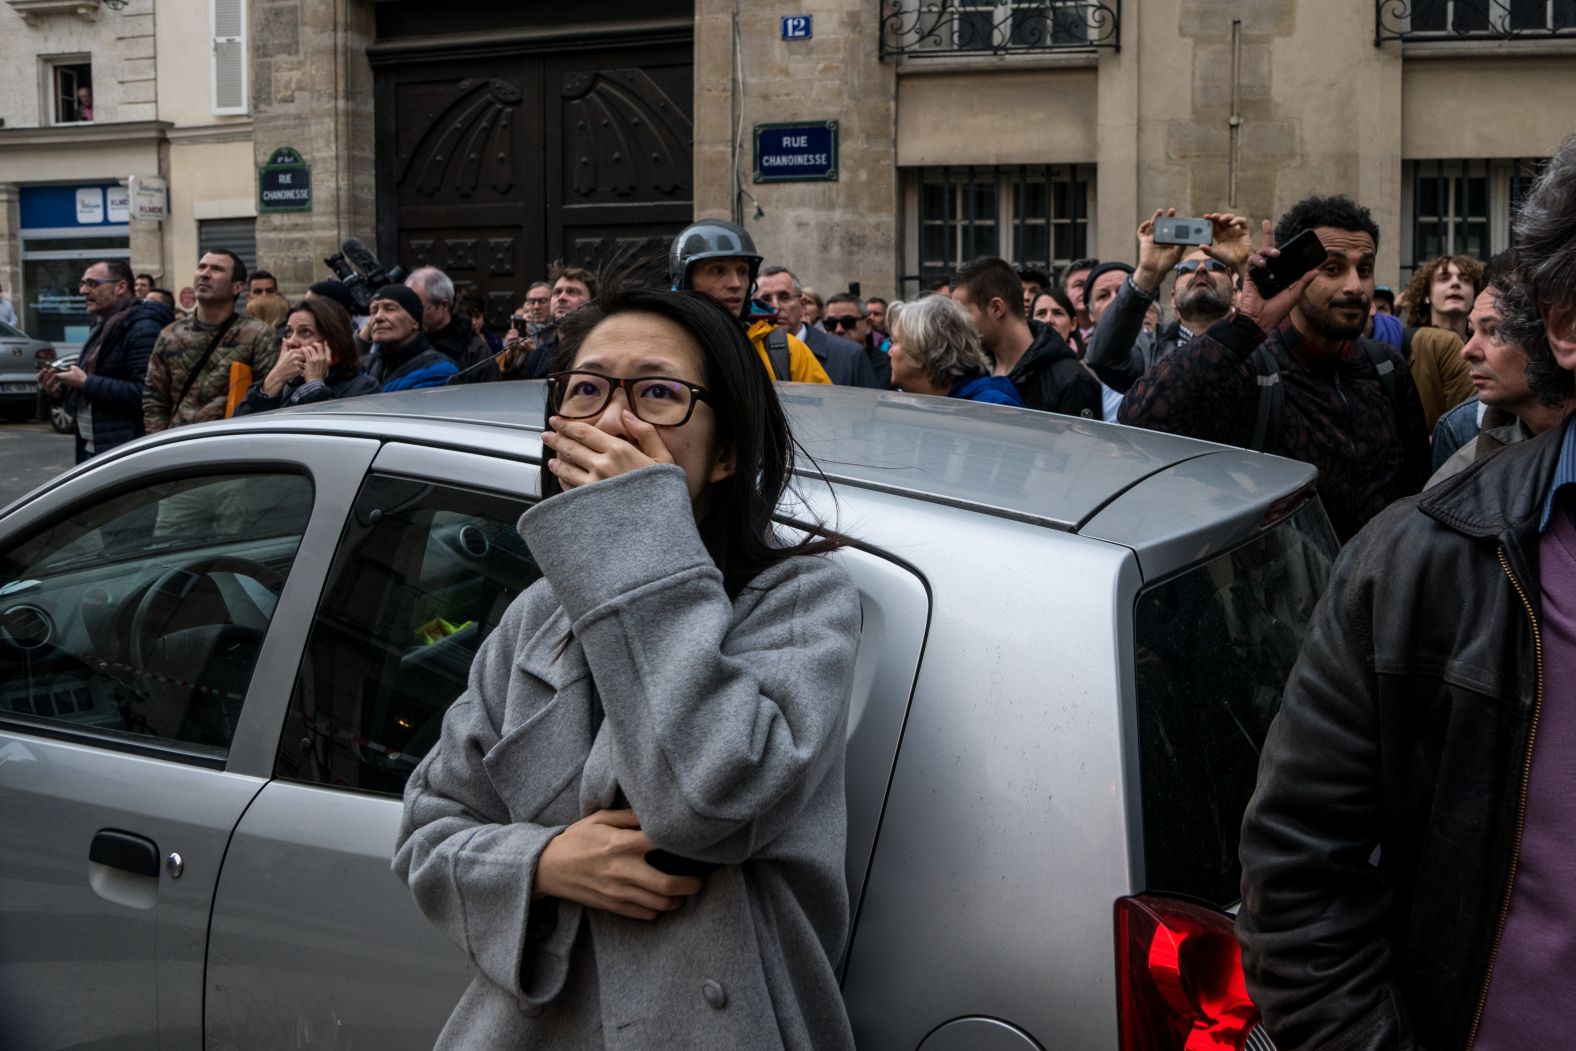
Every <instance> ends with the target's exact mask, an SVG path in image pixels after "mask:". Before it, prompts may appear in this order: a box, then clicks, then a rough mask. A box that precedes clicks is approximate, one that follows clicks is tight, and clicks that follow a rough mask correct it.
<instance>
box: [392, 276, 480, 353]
mask: <svg viewBox="0 0 1576 1051" xmlns="http://www.w3.org/2000/svg"><path fill="white" fill-rule="evenodd" d="M405 287H406V288H408V289H410V290H411V291H412V292H414V293H416V296H417V298H418V299H420V300H421V330H422V331H423V332H425V333H426V334H427V341H428V342H430V343H431V344H432V345H433V346H434V347H435V348H437V349H438V350H441V351H443V353H445V354H447V355H448V356H449V359H450V360H452V361H453V362H454V364H455V365H456V366H458V367H459V368H462V369H466V368H470V367H471V366H472V365H475V364H476V363H478V362H480V361H485V360H486V359H487V358H490V357H492V351H491V350H490V349H488V346H487V340H486V339H485V338H483V337H482V336H481V335H480V334H478V333H477V332H476V330H475V328H473V327H472V325H471V319H470V318H468V317H466V316H465V314H464V313H463V312H461V311H458V310H456V309H455V298H454V282H453V281H451V280H449V275H448V274H445V273H444V272H443V271H442V270H439V269H438V268H437V267H435V266H424V267H422V268H421V269H419V270H417V271H416V272H415V273H413V274H411V275H410V276H409V277H407V278H406V279H405Z"/></svg>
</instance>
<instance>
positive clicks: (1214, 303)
mask: <svg viewBox="0 0 1576 1051" xmlns="http://www.w3.org/2000/svg"><path fill="white" fill-rule="evenodd" d="M1176 214H1177V212H1176V209H1175V208H1160V209H1156V210H1155V214H1154V215H1152V216H1150V217H1149V218H1148V219H1145V220H1144V221H1143V222H1142V223H1140V224H1138V267H1137V269H1135V270H1134V271H1133V272H1132V273H1131V274H1129V275H1128V276H1127V278H1126V279H1125V280H1124V281H1123V282H1122V284H1121V286H1120V287H1119V288H1118V289H1117V292H1116V295H1115V296H1114V297H1113V298H1112V299H1111V301H1110V303H1109V304H1108V305H1106V307H1105V309H1104V310H1103V311H1101V312H1100V314H1099V318H1098V320H1096V322H1095V328H1094V332H1093V333H1092V335H1091V336H1090V340H1089V349H1088V351H1087V352H1086V353H1085V354H1084V364H1086V365H1088V366H1089V367H1090V368H1091V369H1093V370H1094V374H1095V375H1096V376H1099V377H1100V382H1102V383H1104V384H1105V385H1106V386H1107V387H1110V388H1111V389H1112V390H1115V391H1120V392H1122V393H1126V392H1127V391H1128V390H1129V389H1130V388H1131V387H1132V386H1133V384H1134V383H1135V382H1136V381H1137V380H1138V377H1140V376H1142V375H1143V374H1144V373H1146V372H1148V371H1149V370H1150V369H1151V368H1153V367H1154V364H1155V362H1157V361H1159V360H1160V359H1161V358H1164V357H1165V356H1166V355H1168V354H1170V353H1171V352H1172V351H1173V350H1176V349H1177V348H1178V347H1180V346H1182V345H1183V344H1185V343H1187V342H1188V341H1189V340H1191V339H1192V338H1193V337H1194V336H1195V335H1197V334H1198V333H1200V332H1203V331H1204V330H1205V329H1207V328H1209V326H1211V325H1213V324H1214V323H1215V322H1217V321H1219V320H1220V319H1221V318H1223V317H1225V316H1226V315H1227V314H1230V313H1231V308H1232V302H1233V300H1234V299H1235V297H1236V291H1237V286H1236V282H1237V280H1238V279H1239V278H1240V277H1241V274H1242V272H1243V270H1244V269H1245V268H1246V267H1247V265H1248V256H1249V255H1250V254H1251V253H1252V251H1253V242H1252V240H1251V238H1250V237H1249V236H1248V223H1247V220H1246V219H1240V218H1236V217H1233V216H1225V215H1220V214H1213V213H1212V214H1210V215H1206V216H1204V217H1203V218H1202V219H1193V220H1184V222H1187V223H1194V224H1199V223H1202V224H1204V225H1205V226H1207V227H1208V228H1209V230H1210V234H1209V235H1208V236H1209V240H1207V241H1205V242H1204V243H1203V244H1201V245H1197V246H1195V247H1192V250H1191V251H1189V248H1190V245H1189V244H1187V243H1181V242H1178V243H1166V241H1165V238H1164V236H1163V233H1164V230H1163V226H1164V224H1166V223H1167V222H1169V221H1171V220H1174V219H1175V217H1176ZM1227 219H1230V220H1231V222H1229V223H1228V222H1226V220H1227ZM1157 227H1160V228H1157ZM1194 240H1197V239H1196V238H1194ZM1171 273H1174V274H1175V275H1176V283H1175V285H1174V286H1173V287H1172V290H1171V305H1172V307H1174V308H1175V309H1176V312H1177V320H1176V321H1173V322H1171V323H1169V324H1167V325H1164V326H1162V327H1161V328H1160V330H1159V331H1158V332H1153V333H1151V332H1145V331H1144V315H1145V314H1146V313H1147V312H1148V311H1149V309H1150V307H1152V306H1154V305H1155V302H1156V301H1157V300H1158V299H1159V298H1160V286H1161V285H1162V284H1163V283H1164V282H1165V279H1166V275H1167V274H1171Z"/></svg>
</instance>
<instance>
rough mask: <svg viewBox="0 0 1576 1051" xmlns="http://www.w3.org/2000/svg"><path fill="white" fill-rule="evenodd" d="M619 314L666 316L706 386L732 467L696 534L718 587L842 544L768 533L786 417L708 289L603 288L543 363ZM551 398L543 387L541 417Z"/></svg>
mask: <svg viewBox="0 0 1576 1051" xmlns="http://www.w3.org/2000/svg"><path fill="white" fill-rule="evenodd" d="M620 314H654V315H656V316H657V317H661V318H666V319H667V320H669V321H671V322H673V323H674V324H677V325H679V326H680V327H681V328H683V329H684V330H685V331H687V332H688V333H689V334H690V335H691V336H693V337H694V339H695V342H696V343H697V344H699V346H700V349H701V364H702V370H703V374H704V375H703V378H704V385H705V387H706V389H707V391H708V392H709V393H710V395H711V398H710V400H709V401H708V403H707V404H709V405H710V406H711V410H712V413H713V414H714V416H715V417H716V421H717V422H716V440H717V443H718V445H719V447H724V448H728V449H731V450H732V451H733V455H734V471H733V474H732V476H731V477H729V478H726V479H724V480H722V481H720V482H713V483H712V484H711V488H710V491H709V500H708V502H707V509H706V514H705V517H704V518H702V519H701V520H700V522H699V527H700V535H701V539H702V540H703V541H704V542H705V544H706V549H707V550H708V551H709V552H710V553H711V557H712V561H714V562H715V563H716V565H717V568H718V570H720V571H721V572H722V578H723V587H724V588H725V589H726V591H727V592H728V595H729V596H730V597H731V598H737V597H738V595H739V593H740V592H742V591H743V590H744V589H745V587H746V586H747V585H748V584H749V582H750V581H752V580H754V579H755V578H756V576H758V575H759V574H760V573H761V572H762V571H764V570H766V569H769V568H771V567H772V566H774V565H776V564H777V563H779V562H782V561H783V560H785V559H787V558H791V557H793V556H795V555H808V554H821V553H824V552H827V551H833V550H836V549H837V548H840V547H842V546H844V544H845V543H846V542H847V541H846V539H845V538H844V537H841V536H839V535H837V534H835V533H831V532H822V533H821V534H820V535H811V536H809V537H807V538H806V539H804V540H802V541H800V542H799V543H797V544H793V545H790V546H786V547H785V546H782V545H780V544H779V543H778V542H777V537H776V534H775V531H774V529H773V525H772V520H773V516H774V515H775V514H776V512H777V505H778V503H779V501H780V500H781V499H782V497H783V494H784V493H785V492H786V491H787V488H788V483H789V481H790V480H791V479H792V477H793V470H794V458H795V457H794V450H795V445H794V441H793V438H792V436H791V435H790V434H789V431H788V417H787V416H786V414H784V412H783V407H782V403H781V402H780V401H778V399H777V391H776V390H775V389H774V388H773V386H772V383H771V380H770V379H768V378H767V375H766V370H765V369H764V368H763V367H762V366H761V360H760V355H758V354H757V353H756V352H755V348H754V347H753V346H751V344H750V341H749V339H748V338H746V337H745V334H744V329H743V327H742V326H740V324H739V320H738V318H735V317H733V316H731V315H730V314H729V313H728V312H727V310H726V309H724V308H723V306H722V305H721V304H720V303H718V302H717V301H716V300H714V299H712V298H711V297H710V296H707V295H703V294H701V293H699V292H667V291H660V290H657V289H650V288H623V289H617V290H615V291H611V292H609V293H607V294H606V295H604V296H602V297H601V298H600V299H597V300H594V301H592V302H591V303H588V304H586V305H585V306H583V307H581V308H580V309H579V310H576V311H575V312H574V313H573V314H571V315H569V316H568V317H566V318H564V319H563V322H562V324H561V325H560V327H559V333H560V336H559V344H558V350H557V352H556V353H555V354H554V356H553V365H552V369H553V371H554V372H560V371H564V370H567V369H569V368H572V367H573V365H574V361H575V357H576V356H577V355H578V353H579V351H580V347H581V345H582V344H584V342H585V339H586V336H588V335H589V334H590V333H591V330H592V329H594V328H596V326H597V325H599V324H600V323H601V322H603V321H605V320H606V319H608V318H610V317H616V316H618V315H620ZM549 393H550V394H551V392H549ZM553 402H554V399H553V398H552V397H551V396H549V397H548V400H547V412H546V415H547V416H548V417H551V416H552V414H553ZM545 425H546V424H545V419H544V426H545ZM561 491H562V486H560V485H559V483H558V477H557V476H556V475H554V474H552V473H551V472H549V471H543V472H542V497H543V499H548V498H550V497H552V496H553V495H555V494H557V493H559V492H561Z"/></svg>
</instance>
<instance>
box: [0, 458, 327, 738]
mask: <svg viewBox="0 0 1576 1051" xmlns="http://www.w3.org/2000/svg"><path fill="white" fill-rule="evenodd" d="M311 512H312V484H311V482H310V481H308V480H307V479H306V478H305V477H303V476H301V475H295V474H234V475H224V476H207V477H200V478H183V479H177V480H171V481H165V482H160V483H157V484H153V485H144V486H141V487H139V488H137V489H135V490H132V491H129V492H123V493H120V494H118V495H114V496H110V497H108V498H99V499H96V500H94V501H93V502H92V503H90V504H88V505H87V506H83V507H79V508H76V509H73V510H72V511H70V512H69V513H67V514H66V515H64V516H62V517H60V518H57V519H55V520H54V521H53V522H51V523H50V524H49V525H47V526H45V527H44V528H43V529H41V530H38V531H37V532H35V533H33V534H32V535H31V536H29V537H28V538H26V539H24V540H23V541H22V542H20V543H18V544H15V545H14V546H12V547H11V548H9V549H8V550H6V551H4V552H3V553H0V718H9V719H20V720H23V721H28V722H35V723H40V724H42V725H52V726H55V727H61V726H68V727H72V728H75V729H81V730H91V731H93V732H94V733H97V734H102V735H108V736H109V737H110V738H114V739H122V740H127V741H138V740H142V741H146V740H147V739H150V738H151V739H156V740H158V741H162V742H166V743H178V744H179V745H181V746H182V747H183V750H188V751H195V752H197V753H200V754H204V755H208V756H218V757H223V756H224V755H225V754H226V753H227V752H228V749H229V746H230V739H231V736H232V735H233V733H234V728H235V722H236V719H237V718H238V717H239V715H240V710H241V703H242V700H243V698H244V697H245V694H246V690H247V687H248V685H249V684H250V682H251V678H252V669H253V666H254V665H255V664H256V662H257V655H258V653H259V651H260V650H261V647H262V642H263V637H264V635H265V634H266V633H267V630H268V624H269V621H270V620H271V619H272V617H273V612H274V607H275V605H276V604H277V602H278V599H279V594H280V592H281V591H283V590H284V585H285V580H286V578H287V577H288V576H289V574H290V568H291V565H292V564H293V563H294V561H295V555H296V549H297V548H298V547H299V546H300V543H301V536H302V534H303V533H304V532H305V530H306V525H307V520H308V519H309V518H310V516H311Z"/></svg>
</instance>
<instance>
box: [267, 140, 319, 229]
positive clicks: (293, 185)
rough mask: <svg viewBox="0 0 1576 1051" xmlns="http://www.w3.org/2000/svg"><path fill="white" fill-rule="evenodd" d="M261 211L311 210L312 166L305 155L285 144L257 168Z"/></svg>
mask: <svg viewBox="0 0 1576 1051" xmlns="http://www.w3.org/2000/svg"><path fill="white" fill-rule="evenodd" d="M257 210H258V212H259V213H263V212H310V211H311V210H312V169H311V168H310V167H308V166H307V163H306V161H305V160H303V159H302V157H301V154H300V153H299V152H298V151H297V150H295V149H293V148H292V147H289V146H281V147H280V148H279V149H277V150H275V151H274V152H273V153H272V154H271V155H270V156H269V158H268V163H267V164H265V165H263V166H262V167H261V168H259V169H258V170H257Z"/></svg>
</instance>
